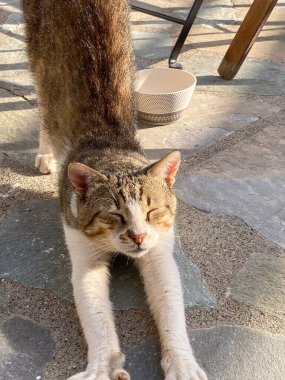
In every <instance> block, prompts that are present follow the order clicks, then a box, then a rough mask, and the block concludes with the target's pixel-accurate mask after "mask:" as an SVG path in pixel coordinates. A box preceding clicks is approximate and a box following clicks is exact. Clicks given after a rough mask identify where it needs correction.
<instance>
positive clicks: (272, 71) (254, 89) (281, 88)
mask: <svg viewBox="0 0 285 380" xmlns="http://www.w3.org/2000/svg"><path fill="white" fill-rule="evenodd" d="M222 59H223V55H217V54H211V53H210V52H209V53H207V54H205V52H201V53H200V54H195V55H193V56H192V57H191V59H187V61H185V60H183V57H182V59H181V60H179V62H180V63H182V64H183V68H184V70H187V71H190V72H192V73H193V74H195V75H196V76H197V90H199V91H218V92H226V93H241V94H257V95H261V96H263V95H280V96H283V95H285V68H284V64H280V63H274V62H271V61H269V60H268V61H257V60H254V59H250V58H247V59H246V60H245V62H244V63H243V65H242V67H241V69H240V70H239V72H238V74H237V76H236V77H235V78H234V79H233V80H231V81H225V80H223V79H221V78H220V77H219V75H218V72H217V70H218V67H219V65H220V63H221V61H222Z"/></svg>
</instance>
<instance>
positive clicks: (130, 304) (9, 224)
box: [0, 199, 215, 310]
mask: <svg viewBox="0 0 285 380" xmlns="http://www.w3.org/2000/svg"><path fill="white" fill-rule="evenodd" d="M0 242H1V244H0V246H1V250H0V254H1V255H0V268H1V271H0V277H3V278H9V279H11V280H14V281H17V282H20V283H23V284H26V285H29V286H33V287H36V288H40V289H43V290H51V291H54V292H56V293H57V294H58V295H59V296H61V297H63V298H66V299H68V300H73V297H72V287H71V282H70V273H71V266H70V261H69V256H68V252H67V249H66V247H65V243H64V235H63V229H62V225H61V218H60V214H59V205H58V201H57V200H56V199H51V200H43V201H32V202H27V203H25V204H24V205H22V206H21V207H20V208H19V209H18V210H17V211H16V212H15V213H14V214H12V215H11V216H10V217H9V218H8V220H7V221H6V223H4V224H3V225H2V226H1V229H0ZM174 256H175V258H176V260H177V262H178V267H179V270H180V273H181V278H182V283H183V287H184V294H185V306H186V307H191V306H194V305H199V306H201V307H205V308H211V307H214V306H215V300H214V299H213V296H212V295H211V294H210V292H209V290H208V287H207V285H206V283H205V281H204V280H203V279H202V276H201V274H200V271H199V269H198V267H196V266H195V265H194V264H192V263H191V262H190V261H189V260H188V259H187V258H186V256H184V254H183V252H182V250H181V247H180V243H179V241H178V240H177V244H176V247H175V252H174ZM126 263H128V260H124V259H120V260H119V261H117V262H115V265H114V268H113V269H112V271H111V272H112V278H113V279H112V282H111V300H112V302H113V305H114V308H115V309H120V310H124V309H131V308H145V307H146V302H145V298H146V297H145V294H144V290H143V285H142V282H141V280H140V276H139V274H138V272H137V270H136V269H135V268H134V266H133V265H126ZM129 264H130V263H129Z"/></svg>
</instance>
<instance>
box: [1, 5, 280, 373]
mask: <svg viewBox="0 0 285 380" xmlns="http://www.w3.org/2000/svg"><path fill="white" fill-rule="evenodd" d="M150 3H153V4H155V6H157V7H162V8H163V10H164V11H165V12H169V13H171V14H176V15H177V16H180V17H185V15H186V14H187V9H188V7H189V3H191V2H189V0H178V1H176V2H175V4H174V2H173V1H170V0H159V1H154V0H152V1H150ZM251 3H252V1H251V0H208V1H207V0H205V1H204V5H203V7H202V9H201V11H200V12H199V14H198V17H197V20H196V22H195V25H194V27H193V29H192V31H191V34H190V36H189V37H188V39H187V41H186V44H185V47H184V50H183V54H182V55H181V56H180V58H179V61H180V62H181V63H182V64H183V66H184V68H185V69H186V70H189V71H191V72H193V73H194V74H195V75H196V76H197V79H198V84H197V88H196V91H195V93H194V95H193V99H192V101H191V104H190V106H189V108H188V109H187V111H185V113H184V115H183V117H182V118H181V119H180V120H178V121H177V122H176V123H174V124H171V125H167V126H161V127H157V126H156V127H152V126H149V125H140V129H139V131H138V137H139V139H140V140H141V142H142V144H143V146H144V147H145V149H146V152H147V154H148V156H149V157H150V158H151V159H157V158H159V157H161V156H162V155H163V154H165V153H167V152H169V151H170V150H172V149H179V150H180V151H181V153H182V157H183V162H182V168H181V171H180V174H179V178H178V181H177V186H176V188H177V195H178V198H179V207H178V208H179V213H178V218H177V230H176V235H177V236H176V247H175V252H174V255H175V259H176V260H177V264H178V266H179V270H180V273H181V278H182V282H183V288H184V300H185V311H186V318H187V327H188V332H189V338H190V340H191V342H192V345H193V348H194V351H195V355H196V357H197V360H198V361H199V362H200V363H201V365H202V366H203V367H204V368H205V370H206V371H207V373H208V375H209V379H210V380H268V379H270V380H283V379H284V378H285V361H284V356H285V269H284V268H285V251H284V248H285V210H284V207H285V185H284V183H285V169H284V168H285V149H284V147H285V133H284V125H285V100H284V95H285V49H284V35H285V34H284V31H285V21H284V20H285V1H284V0H279V1H278V3H277V6H276V8H275V9H274V11H273V13H272V15H271V16H270V18H269V20H268V22H267V24H266V26H265V27H264V29H263V31H262V33H261V34H260V36H259V38H258V40H257V42H256V43H255V45H254V47H253V48H252V50H251V52H250V54H249V57H248V58H247V60H246V61H245V63H244V64H243V66H242V69H241V70H240V72H239V74H238V75H237V77H236V79H234V80H233V81H230V82H225V81H223V80H221V79H220V78H219V77H218V75H217V68H218V65H219V63H220V62H221V60H222V57H223V55H224V53H225V51H226V49H227V47H228V45H229V43H230V41H231V39H232V38H233V36H234V33H235V31H236V30H237V28H238V26H239V24H240V21H241V20H242V19H243V17H244V15H245V14H246V12H247V10H248V8H249V6H250V4H251ZM131 20H132V25H133V42H134V48H135V52H136V59H137V65H138V67H139V68H144V67H149V66H154V67H166V65H167V57H168V54H169V52H170V50H171V47H172V46H173V43H174V41H175V39H176V37H177V35H178V33H179V30H180V26H177V25H173V24H171V23H169V22H167V21H163V20H159V19H155V18H152V17H150V16H148V15H144V14H141V13H137V12H132V14H131ZM24 41H25V37H24V25H23V19H22V14H21V9H20V4H19V1H18V0H7V1H5V2H4V1H0V54H1V55H0V57H1V58H0V111H1V112H0V121H1V122H0V144H1V155H0V165H1V173H0V177H1V188H0V199H1V205H0V207H1V213H0V216H1V220H2V224H1V225H0V242H1V243H0V247H1V248H0V278H1V279H2V280H1V286H0V380H32V379H35V380H36V379H37V380H40V379H45V380H65V379H66V378H67V377H68V376H70V375H72V374H73V373H75V372H77V371H79V370H81V369H83V368H84V366H85V365H86V346H85V343H84V338H83V336H82V332H81V329H80V325H79V321H78V319H77V315H76V312H75V307H74V303H73V299H72V289H71V285H70V263H69V258H68V254H67V250H66V248H65V245H64V241H63V233H62V227H61V223H60V215H59V210H58V201H57V192H56V180H55V178H53V176H42V175H40V174H39V173H38V172H37V171H36V170H35V169H34V168H33V163H34V157H35V152H36V149H37V139H38V125H39V119H38V113H37V97H36V93H35V88H34V86H33V82H32V79H31V75H30V73H29V71H28V69H27V57H26V54H25V42H24ZM112 274H113V276H112V277H113V279H112V288H111V297H112V301H113V305H114V313H115V317H116V323H117V326H118V333H119V337H120V341H121V344H122V348H123V350H124V352H125V353H126V367H127V368H128V369H129V370H130V373H131V374H132V378H133V379H135V380H142V379H144V380H145V379H149V380H160V379H163V375H162V373H161V369H160V365H159V360H160V353H159V348H158V340H157V334H156V330H155V327H154V323H153V321H152V319H151V317H150V314H149V311H148V308H147V305H146V302H145V295H144V291H143V286H142V284H141V281H140V279H139V276H138V273H137V272H136V271H135V269H134V268H133V267H132V265H131V263H130V262H127V261H126V260H124V258H118V260H116V262H115V263H114V265H113V268H112Z"/></svg>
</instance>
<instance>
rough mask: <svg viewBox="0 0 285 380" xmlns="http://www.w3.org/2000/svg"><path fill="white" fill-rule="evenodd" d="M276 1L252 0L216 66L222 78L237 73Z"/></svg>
mask: <svg viewBox="0 0 285 380" xmlns="http://www.w3.org/2000/svg"><path fill="white" fill-rule="evenodd" d="M276 3H277V0H254V2H253V4H252V5H251V7H250V9H249V11H248V13H247V15H246V16H245V18H244V20H243V22H242V24H241V26H240V28H239V30H238V31H237V33H236V35H235V37H234V39H233V41H232V43H231V44H230V47H229V48H228V51H227V52H226V54H225V56H224V58H223V60H222V62H221V64H220V66H219V68H218V73H219V74H220V76H221V77H222V78H223V79H226V80H230V79H233V78H234V77H235V75H236V74H237V73H238V70H239V69H240V67H241V65H242V63H243V61H244V60H245V58H246V56H247V54H248V53H249V51H250V49H251V47H252V45H253V44H254V41H255V39H256V38H257V36H258V34H259V32H260V30H261V29H262V27H263V25H264V24H265V22H266V20H267V19H268V17H269V15H270V13H271V11H272V10H273V8H274V6H275V4H276Z"/></svg>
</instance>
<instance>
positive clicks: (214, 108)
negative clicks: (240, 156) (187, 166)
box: [138, 91, 280, 159]
mask: <svg viewBox="0 0 285 380" xmlns="http://www.w3.org/2000/svg"><path fill="white" fill-rule="evenodd" d="M279 110H280V108H279V107H277V106H273V105H271V104H269V103H267V102H266V101H262V100H258V101H257V100H249V99H246V98H241V97H240V96H239V95H234V96H231V97H223V100H222V101H221V97H220V96H218V95H216V94H207V95H205V94H204V93H201V92H199V91H197V92H194V94H193V98H192V100H191V103H190V105H189V107H188V108H187V109H186V110H185V111H184V115H183V116H182V118H181V119H179V120H178V121H176V122H175V123H173V124H169V125H164V126H159V127H157V126H151V125H146V124H142V123H141V124H140V125H139V127H140V129H139V131H138V138H139V140H140V141H141V143H142V145H143V147H144V148H145V149H146V153H147V154H148V157H149V158H150V159H159V158H161V157H162V155H163V154H166V153H167V152H168V151H170V150H173V149H179V150H180V152H181V153H182V154H183V155H186V156H187V155H189V154H190V152H191V153H193V152H195V151H198V150H201V148H206V147H208V146H210V145H212V144H214V143H216V142H217V141H219V140H220V139H221V138H224V137H226V136H228V135H230V134H231V133H233V132H234V131H236V130H238V129H240V128H244V127H245V126H247V125H249V124H250V123H252V122H254V121H256V120H258V119H259V118H261V117H266V116H269V115H272V114H274V113H277V112H278V111H279Z"/></svg>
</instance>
